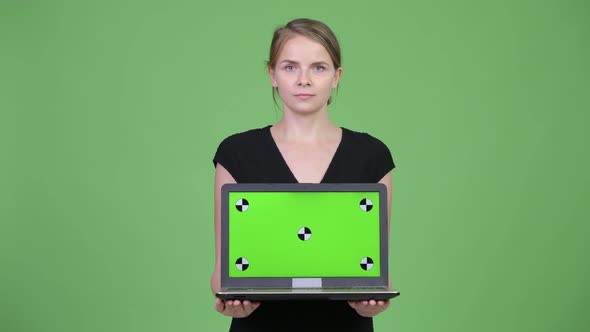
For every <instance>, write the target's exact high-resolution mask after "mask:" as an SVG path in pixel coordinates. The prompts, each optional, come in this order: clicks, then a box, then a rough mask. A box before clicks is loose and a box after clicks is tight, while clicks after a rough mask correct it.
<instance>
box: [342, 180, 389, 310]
mask: <svg viewBox="0 0 590 332" xmlns="http://www.w3.org/2000/svg"><path fill="white" fill-rule="evenodd" d="M379 183H383V184H384V185H385V186H386V187H387V236H388V237H389V229H390V226H389V225H390V224H391V193H392V190H391V188H392V179H391V172H389V173H387V174H386V175H385V176H384V177H383V178H382V179H381V181H379ZM389 286H390V287H391V278H389ZM348 303H349V304H350V306H351V307H352V308H353V309H354V310H356V312H357V313H358V314H359V315H361V316H364V317H373V316H375V315H377V314H379V313H381V312H383V311H385V310H386V309H387V308H388V307H389V300H386V301H382V300H379V301H375V300H369V301H348Z"/></svg>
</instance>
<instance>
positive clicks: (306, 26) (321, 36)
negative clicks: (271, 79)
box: [266, 18, 342, 106]
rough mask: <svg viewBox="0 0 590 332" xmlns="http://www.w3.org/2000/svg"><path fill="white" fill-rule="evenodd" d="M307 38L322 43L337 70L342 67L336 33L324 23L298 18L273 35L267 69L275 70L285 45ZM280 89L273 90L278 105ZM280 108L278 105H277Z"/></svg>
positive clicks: (274, 88)
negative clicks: (295, 38) (288, 42)
mask: <svg viewBox="0 0 590 332" xmlns="http://www.w3.org/2000/svg"><path fill="white" fill-rule="evenodd" d="M298 35H299V36H305V37H308V38H310V39H312V40H314V41H316V42H318V43H320V44H321V45H322V46H324V48H325V49H326V51H328V54H329V55H330V59H331V60H332V64H333V65H334V68H335V69H338V68H340V67H341V63H342V55H341V52H340V43H338V39H337V38H336V35H335V34H334V32H333V31H332V30H331V29H330V28H329V27H328V26H327V25H326V24H325V23H323V22H320V21H317V20H313V19H309V18H298V19H294V20H292V21H290V22H288V23H287V24H285V25H283V26H280V27H278V28H277V29H276V30H275V31H274V34H273V37H272V42H271V44H270V54H269V57H268V61H266V65H267V68H272V69H274V67H275V65H276V61H277V58H278V56H279V53H280V52H281V50H282V48H283V46H284V45H285V43H286V42H287V41H288V40H289V39H291V38H293V37H295V36H298ZM277 92H278V88H276V87H273V88H272V99H273V100H274V102H275V104H277V100H276V93H277ZM331 102H332V97H330V98H329V99H328V105H330V103H331ZM277 106H278V104H277Z"/></svg>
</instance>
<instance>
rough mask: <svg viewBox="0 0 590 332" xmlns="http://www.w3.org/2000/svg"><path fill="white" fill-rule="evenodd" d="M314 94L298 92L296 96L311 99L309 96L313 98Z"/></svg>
mask: <svg viewBox="0 0 590 332" xmlns="http://www.w3.org/2000/svg"><path fill="white" fill-rule="evenodd" d="M313 96H315V95H314V94H311V93H298V94H296V95H295V97H296V98H299V99H309V98H311V97H313Z"/></svg>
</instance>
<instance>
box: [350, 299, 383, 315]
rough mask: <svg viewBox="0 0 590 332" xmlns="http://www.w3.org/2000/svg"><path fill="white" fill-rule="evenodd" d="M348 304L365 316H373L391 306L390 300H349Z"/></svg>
mask: <svg viewBox="0 0 590 332" xmlns="http://www.w3.org/2000/svg"><path fill="white" fill-rule="evenodd" d="M348 304H349V305H350V306H351V307H352V308H353V309H354V310H356V312H357V313H358V314H359V315H361V316H363V317H373V316H375V315H377V314H379V313H381V312H383V311H385V309H387V308H388V307H389V300H379V301H375V300H368V301H348Z"/></svg>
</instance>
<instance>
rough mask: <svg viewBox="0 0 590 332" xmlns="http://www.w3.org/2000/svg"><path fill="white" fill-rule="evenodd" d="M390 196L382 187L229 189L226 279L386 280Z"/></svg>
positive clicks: (225, 195)
mask: <svg viewBox="0 0 590 332" xmlns="http://www.w3.org/2000/svg"><path fill="white" fill-rule="evenodd" d="M384 196H386V189H385V186H384V185H381V184H231V185H225V186H224V187H223V188H222V265H224V266H222V279H242V278H253V279H258V278H278V279H282V278H285V279H290V278H344V279H347V278H370V279H384V278H385V277H386V276H387V204H386V202H387V201H386V197H384ZM223 275H225V277H226V278H223Z"/></svg>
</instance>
